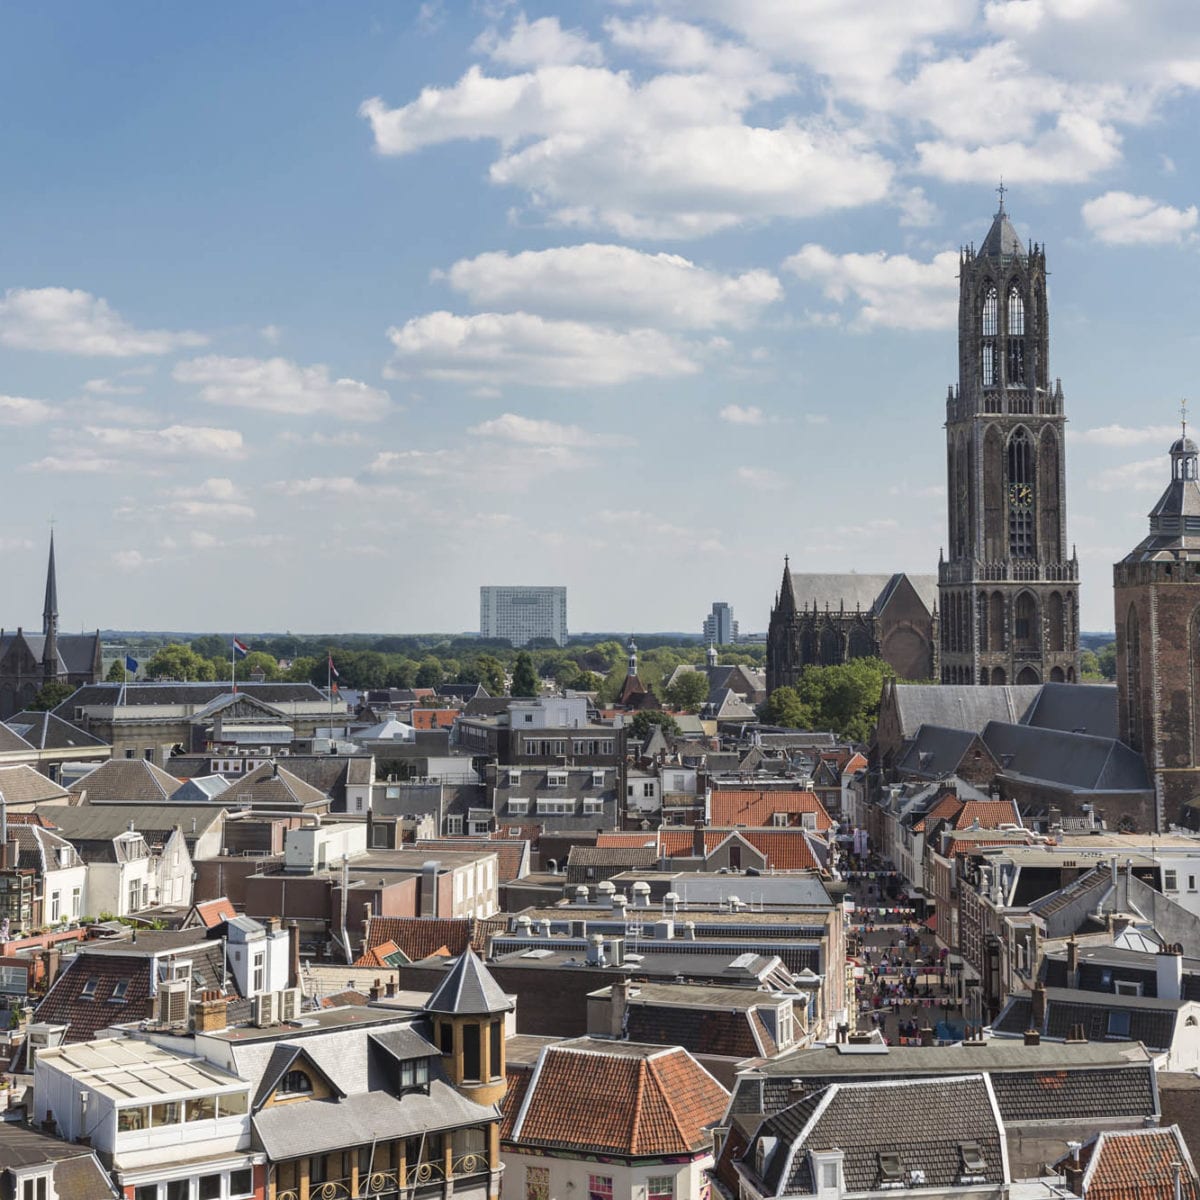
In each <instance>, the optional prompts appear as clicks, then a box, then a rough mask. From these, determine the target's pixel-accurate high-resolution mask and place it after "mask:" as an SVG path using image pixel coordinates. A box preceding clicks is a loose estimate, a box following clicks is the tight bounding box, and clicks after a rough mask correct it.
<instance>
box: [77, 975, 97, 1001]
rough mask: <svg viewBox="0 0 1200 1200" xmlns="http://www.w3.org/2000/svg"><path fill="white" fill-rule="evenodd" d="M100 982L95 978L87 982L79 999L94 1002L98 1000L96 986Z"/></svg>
mask: <svg viewBox="0 0 1200 1200" xmlns="http://www.w3.org/2000/svg"><path fill="white" fill-rule="evenodd" d="M99 982H100V981H99V980H98V979H94V978H93V979H88V980H86V981H85V982H84V985H83V987H82V988H81V989H80V991H79V998H80V999H81V1000H94V999H95V998H96V986H97V984H99Z"/></svg>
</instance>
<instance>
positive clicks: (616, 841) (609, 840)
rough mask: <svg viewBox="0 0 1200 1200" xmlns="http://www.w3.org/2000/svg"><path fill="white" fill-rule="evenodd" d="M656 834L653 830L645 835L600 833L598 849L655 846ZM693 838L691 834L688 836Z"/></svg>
mask: <svg viewBox="0 0 1200 1200" xmlns="http://www.w3.org/2000/svg"><path fill="white" fill-rule="evenodd" d="M656 836H657V835H656V834H655V832H654V830H653V829H647V830H646V831H645V832H644V833H598V834H596V848H597V849H598V850H599V849H610V850H615V849H618V848H622V847H637V846H653V845H654V844H655V842H654V839H655V838H656ZM688 837H689V838H690V837H691V834H688Z"/></svg>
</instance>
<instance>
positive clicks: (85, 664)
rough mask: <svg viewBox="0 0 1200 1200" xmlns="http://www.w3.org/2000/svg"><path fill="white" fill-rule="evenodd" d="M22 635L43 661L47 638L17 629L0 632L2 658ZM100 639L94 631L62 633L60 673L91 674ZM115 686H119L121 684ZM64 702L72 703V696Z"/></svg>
mask: <svg viewBox="0 0 1200 1200" xmlns="http://www.w3.org/2000/svg"><path fill="white" fill-rule="evenodd" d="M18 637H21V638H22V639H23V640H24V642H25V645H26V646H28V647H29V653H30V654H32V655H33V657H34V658H35V659H36V660H37V661H38V662H41V661H42V655H43V653H44V652H45V649H46V638H45V635H44V634H40V633H24V632H22V633H20V634H18V633H17V632H16V631H15V630H14V631H11V632H9V633H7V634H0V658H2V657H3V656H4V655H5V654H6V653H7V652H8V648H9V647H10V646H11V645H12V644H13V642H15V641H16V639H17V638H18ZM99 641H100V638H99V636H98V635H97V634H94V633H60V634H58V635H57V637H56V639H55V645H56V646H57V647H58V669H59V673H60V674H66V675H90V674H91V672H92V668H93V667H94V666H95V663H96V649H97V645H98V643H99ZM114 686H116V687H119V686H120V684H115V685H114ZM64 703H70V697H68V698H67V700H66V701H64Z"/></svg>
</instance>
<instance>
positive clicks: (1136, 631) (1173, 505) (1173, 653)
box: [1113, 425, 1200, 829]
mask: <svg viewBox="0 0 1200 1200" xmlns="http://www.w3.org/2000/svg"><path fill="white" fill-rule="evenodd" d="M1197 460H1198V455H1197V450H1196V443H1195V442H1194V441H1192V439H1191V438H1190V437H1188V436H1187V426H1186V425H1185V426H1184V429H1183V432H1182V433H1181V434H1180V436H1179V438H1178V439H1177V440H1176V441H1175V442H1174V443H1173V444H1172V446H1171V480H1170V482H1169V483H1168V484H1167V490H1166V491H1165V492H1163V494H1162V498H1161V499H1160V500H1159V502H1158V503H1157V504H1156V505H1155V506H1154V508H1153V510H1152V511H1151V513H1150V533H1149V536H1147V537H1146V538H1145V539H1144V540H1143V541H1142V542H1141V543H1140V544H1139V545H1138V546H1137V547H1136V548H1135V549H1134V550H1133V551H1131V552H1130V553H1129V554H1127V555H1126V556H1125V557H1124V558H1123V559H1122V560H1121V561H1120V562H1119V563H1117V564H1116V565H1115V566H1114V567H1113V604H1114V607H1115V617H1116V625H1117V714H1118V721H1119V728H1120V736H1121V740H1122V741H1123V742H1125V743H1126V744H1127V745H1129V746H1132V747H1133V748H1134V749H1135V750H1140V751H1141V753H1142V755H1143V757H1144V758H1145V759H1146V765H1147V766H1148V767H1149V768H1150V772H1151V774H1152V776H1153V779H1154V791H1155V800H1156V802H1157V805H1158V828H1159V829H1165V828H1166V825H1167V824H1169V823H1171V822H1178V823H1183V822H1184V819H1185V818H1186V817H1187V816H1188V814H1189V811H1191V812H1192V813H1193V815H1194V810H1188V809H1187V808H1186V807H1185V806H1186V802H1187V801H1188V800H1191V799H1193V798H1194V797H1195V796H1196V795H1197V787H1200V483H1198V482H1197V472H1198V461H1197ZM1189 823H1191V824H1194V823H1195V822H1194V820H1193V821H1191V822H1189Z"/></svg>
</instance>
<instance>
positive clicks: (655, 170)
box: [360, 66, 893, 237]
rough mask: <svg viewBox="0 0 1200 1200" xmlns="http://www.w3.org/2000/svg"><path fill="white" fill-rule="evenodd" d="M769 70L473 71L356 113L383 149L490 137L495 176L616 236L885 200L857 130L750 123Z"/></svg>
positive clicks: (693, 230)
mask: <svg viewBox="0 0 1200 1200" xmlns="http://www.w3.org/2000/svg"><path fill="white" fill-rule="evenodd" d="M780 88H781V80H780V77H778V76H776V75H774V74H772V73H769V72H765V73H755V72H747V73H744V74H736V73H735V74H732V75H729V74H724V75H723V74H718V73H715V72H712V71H693V72H689V73H687V74H683V73H664V74H661V75H657V76H654V77H652V78H650V79H648V80H647V81H645V82H644V83H639V82H636V81H635V80H634V79H633V78H632V76H631V75H630V74H629V73H627V72H615V71H610V70H606V69H603V68H598V67H585V66H554V67H539V68H538V69H537V70H535V71H531V72H525V73H522V74H517V75H510V76H504V77H499V78H497V77H489V76H487V75H484V74H483V72H482V71H481V70H480V69H479V68H478V67H474V66H473V67H471V68H470V69H468V71H467V72H466V74H465V75H463V76H462V78H461V79H460V80H459V81H458V82H457V83H456V84H454V85H452V86H451V87H448V88H426V89H424V91H422V92H421V94H420V96H419V97H418V98H417V99H416V100H414V101H412V102H411V103H409V104H407V105H404V106H402V107H400V108H390V107H388V105H387V104H385V103H384V101H383V100H381V99H379V98H378V97H376V98H374V99H371V100H368V101H366V102H365V103H364V104H363V105H362V107H361V109H360V112H361V115H362V116H363V117H364V118H365V119H366V120H367V121H368V122H369V123H370V125H371V128H372V131H373V133H374V136H375V144H376V148H377V149H378V150H379V151H380V152H381V153H383V154H388V155H401V154H410V153H413V152H414V151H416V150H418V149H420V148H421V147H422V146H428V145H434V144H438V143H442V142H447V141H452V140H457V139H471V140H480V139H489V140H495V141H497V142H498V143H499V144H500V151H499V157H498V158H497V159H496V160H495V161H494V162H493V164H492V167H491V172H490V178H491V181H492V182H493V183H494V184H498V185H501V186H510V187H516V188H520V189H523V190H524V191H525V192H526V193H527V194H528V195H529V197H530V200H531V202H532V203H533V204H534V205H535V206H536V207H538V208H540V209H544V210H545V211H546V212H547V213H548V214H549V216H550V218H551V219H552V220H554V221H556V222H558V223H560V224H563V225H567V226H570V227H576V228H607V229H612V230H615V231H616V232H617V233H618V234H620V235H621V236H626V237H629V236H659V237H691V236H697V235H703V234H707V233H712V232H713V231H715V230H718V229H723V228H727V227H729V226H733V225H737V224H739V223H742V222H744V221H747V220H759V219H766V218H770V217H777V216H789V217H802V216H813V215H817V214H820V213H826V212H831V211H836V210H838V209H843V208H848V207H856V206H859V205H862V204H866V203H870V202H872V201H875V200H879V199H881V198H883V197H884V196H885V195H886V193H887V191H888V189H889V187H890V185H891V180H892V174H893V169H892V167H891V165H890V164H889V163H888V162H887V160H886V159H885V158H884V157H883V156H882V155H880V154H878V153H877V152H876V151H875V150H874V149H872V148H871V146H870V144H869V142H868V140H867V139H866V138H865V136H864V135H862V134H859V133H857V132H855V131H854V130H853V129H851V128H848V127H846V126H844V125H841V124H839V123H837V122H832V121H826V120H825V119H823V118H812V119H808V120H806V121H803V122H801V121H799V120H796V119H791V120H787V121H785V122H783V123H782V124H779V125H777V126H773V127H767V126H753V125H749V124H747V123H746V122H745V120H744V119H743V118H744V114H745V113H746V111H747V110H748V109H749V108H750V107H751V106H752V105H753V104H755V103H757V102H759V101H761V100H766V99H775V98H776V97H777V96H778V95H779V93H780Z"/></svg>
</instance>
